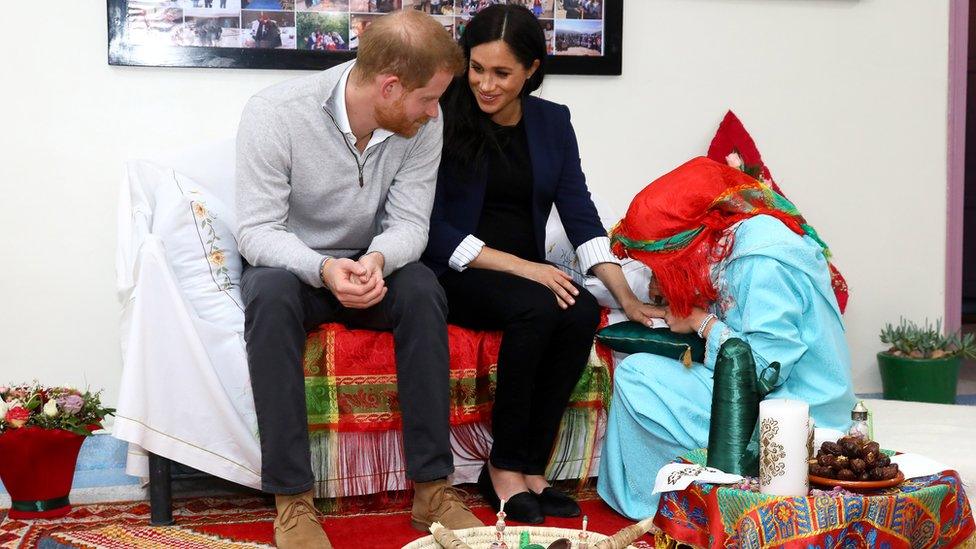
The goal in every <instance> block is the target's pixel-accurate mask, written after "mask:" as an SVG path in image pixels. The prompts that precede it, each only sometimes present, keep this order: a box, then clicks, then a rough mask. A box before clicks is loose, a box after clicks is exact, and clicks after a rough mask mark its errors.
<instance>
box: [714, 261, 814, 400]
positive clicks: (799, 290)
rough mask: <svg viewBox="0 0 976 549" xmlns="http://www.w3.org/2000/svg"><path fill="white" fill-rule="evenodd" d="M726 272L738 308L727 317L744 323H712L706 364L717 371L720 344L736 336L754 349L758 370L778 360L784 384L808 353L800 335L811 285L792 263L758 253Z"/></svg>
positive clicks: (737, 262) (780, 376)
mask: <svg viewBox="0 0 976 549" xmlns="http://www.w3.org/2000/svg"><path fill="white" fill-rule="evenodd" d="M725 276H726V277H727V281H728V292H729V293H730V294H731V297H732V300H733V302H734V304H733V305H732V307H733V308H734V309H735V310H734V311H732V312H730V314H729V315H728V317H729V318H730V319H733V318H734V319H737V320H739V319H741V322H740V323H739V324H741V325H739V326H730V325H728V324H726V323H725V322H723V321H721V320H720V321H716V322H715V323H714V324H713V325H712V329H711V331H710V332H709V334H708V341H707V342H706V347H705V366H706V367H708V368H709V369H712V370H714V369H715V360H716V358H718V351H719V349H720V348H721V347H722V344H723V343H725V341H726V340H728V339H729V338H733V337H736V338H739V339H742V340H743V341H746V342H747V343H749V345H750V346H751V347H752V354H753V356H754V357H755V359H756V367H757V368H758V369H759V370H760V371H762V369H763V368H765V367H766V365H768V364H769V363H771V362H779V363H780V375H779V384H781V383H783V382H784V381H785V380H786V379H788V378H789V376H790V373H791V372H792V370H793V366H794V365H795V364H796V363H797V361H799V360H800V358H801V357H802V356H803V354H804V353H806V351H807V345H806V344H805V343H804V342H803V339H802V338H801V336H800V329H801V322H800V319H801V318H802V315H803V311H804V309H805V308H806V306H807V304H806V300H807V297H806V295H807V294H806V293H805V292H804V288H805V287H806V286H808V285H809V284H808V283H807V282H806V279H805V278H804V277H803V276H802V275H800V274H798V273H796V272H795V271H794V270H793V269H791V268H790V267H788V266H786V265H784V264H783V263H781V262H779V261H777V260H775V259H772V258H770V257H766V256H760V255H753V256H746V257H742V258H739V259H736V260H735V261H733V262H732V263H730V264H729V266H728V269H727V270H726V272H725ZM805 285H806V286H805Z"/></svg>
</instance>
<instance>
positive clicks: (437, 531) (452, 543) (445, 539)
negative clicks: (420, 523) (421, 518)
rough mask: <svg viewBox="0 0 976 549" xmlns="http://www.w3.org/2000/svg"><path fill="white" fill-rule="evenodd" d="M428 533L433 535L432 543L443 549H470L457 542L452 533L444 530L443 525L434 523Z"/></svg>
mask: <svg viewBox="0 0 976 549" xmlns="http://www.w3.org/2000/svg"><path fill="white" fill-rule="evenodd" d="M430 533H431V534H433V535H434V541H436V542H437V543H439V544H440V545H441V547H444V548H445V549H471V546H470V545H468V544H467V543H464V542H463V541H461V540H459V539H458V537H457V536H455V535H454V531H453V530H450V529H448V528H445V527H444V525H443V524H441V523H439V522H435V523H434V524H431V525H430Z"/></svg>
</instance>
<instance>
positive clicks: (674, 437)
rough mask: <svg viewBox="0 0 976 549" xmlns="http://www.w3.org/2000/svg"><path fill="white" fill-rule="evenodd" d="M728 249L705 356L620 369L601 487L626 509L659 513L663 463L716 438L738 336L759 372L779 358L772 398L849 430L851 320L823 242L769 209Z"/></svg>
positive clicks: (652, 359) (645, 360)
mask: <svg viewBox="0 0 976 549" xmlns="http://www.w3.org/2000/svg"><path fill="white" fill-rule="evenodd" d="M733 231H734V232H733V236H732V238H733V247H732V252H731V254H730V255H729V257H728V258H726V259H725V260H723V261H722V262H721V263H719V264H717V265H716V266H715V268H714V269H713V273H712V274H713V280H714V281H715V284H716V286H715V287H716V289H717V290H718V294H719V297H718V300H717V301H716V303H715V304H714V305H713V306H712V312H713V313H715V314H716V315H717V316H718V318H719V320H718V321H716V322H715V323H714V324H713V326H712V329H711V332H710V333H709V335H708V341H707V342H706V351H705V363H704V364H697V363H695V364H693V365H692V367H691V368H685V367H684V366H683V365H682V364H681V363H680V362H678V361H677V360H673V359H669V358H665V357H661V356H657V355H650V354H644V353H640V354H634V355H631V356H629V357H627V358H626V359H625V360H623V361H622V362H621V363H620V364H619V365H618V366H617V368H616V370H615V371H614V380H613V385H614V395H613V402H612V404H611V406H610V416H609V422H608V425H607V433H606V439H605V441H604V444H603V451H602V453H601V457H600V476H599V480H598V491H599V493H600V496H601V497H602V498H603V499H604V500H605V501H606V502H607V503H608V504H609V505H610V506H611V507H613V508H614V509H616V510H617V511H619V512H620V513H622V514H624V515H626V516H628V517H630V518H633V519H643V518H646V517H649V516H652V515H654V514H655V513H656V512H657V504H658V500H659V495H657V494H652V493H651V492H652V490H653V487H654V479H655V477H656V475H657V472H658V470H659V469H660V468H661V467H662V466H664V465H666V464H667V463H669V462H670V461H672V460H674V459H675V458H676V457H678V456H681V455H683V454H685V453H687V452H688V451H690V450H693V449H696V448H706V447H707V446H708V428H709V421H710V416H711V404H712V374H713V373H714V369H715V359H716V357H717V355H718V350H719V348H720V347H721V346H722V344H723V343H724V342H725V341H726V340H727V339H729V338H730V337H737V338H740V339H742V340H744V341H746V342H748V343H749V344H750V346H751V347H752V351H753V355H754V356H755V359H756V367H757V369H758V370H759V372H757V374H759V373H760V372H761V371H762V369H763V368H764V367H765V366H766V365H767V364H769V363H770V362H779V363H780V365H781V370H780V375H779V381H778V382H777V385H776V388H775V389H774V390H773V391H772V392H771V393H770V394H769V395H768V396H767V397H766V398H790V399H796V400H803V401H806V402H808V403H809V404H810V414H811V415H812V416H813V418H814V420H815V421H816V424H817V426H818V427H827V428H831V429H838V430H846V428H847V427H848V425H849V423H850V421H849V420H850V413H851V408H853V407H854V403H855V399H854V393H853V391H852V389H851V373H850V355H849V353H848V349H847V342H846V341H845V339H844V324H843V320H842V319H841V314H840V310H839V309H838V307H837V299H836V298H835V297H834V293H833V290H832V289H831V284H830V274H829V270H828V266H827V260H826V258H825V257H824V253H823V249H822V248H821V247H820V245H819V244H817V243H816V242H815V241H814V240H813V239H811V238H810V237H808V236H800V235H797V234H796V233H794V232H792V231H791V230H789V229H788V228H787V227H786V226H785V225H783V224H782V223H781V222H780V221H779V220H777V219H776V218H773V217H771V216H766V215H758V216H755V217H752V218H750V219H747V220H745V221H743V222H741V223H740V224H739V225H738V226H737V227H735V228H734V230H733Z"/></svg>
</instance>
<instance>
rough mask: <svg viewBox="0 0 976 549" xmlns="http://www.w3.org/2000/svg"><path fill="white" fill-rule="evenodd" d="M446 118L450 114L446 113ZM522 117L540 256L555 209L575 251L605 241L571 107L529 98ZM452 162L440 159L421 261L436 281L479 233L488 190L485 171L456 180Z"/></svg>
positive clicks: (536, 240)
mask: <svg viewBox="0 0 976 549" xmlns="http://www.w3.org/2000/svg"><path fill="white" fill-rule="evenodd" d="M445 116H450V115H449V114H447V113H445ZM522 118H523V120H524V122H525V133H526V137H527V138H528V142H529V158H531V159H532V177H533V182H532V184H533V189H532V225H533V229H534V230H533V233H534V234H532V235H527V236H528V237H531V238H534V239H535V244H536V247H537V248H538V250H539V257H545V256H546V252H545V246H546V221H547V220H548V219H549V212H550V211H551V210H552V206H553V205H555V206H556V211H558V212H559V218H560V219H561V220H562V222H563V228H565V229H566V235H567V236H569V241H570V242H571V243H572V245H573V247H574V248H578V247H579V246H580V245H581V244H583V243H584V242H587V241H588V240H592V239H594V238H597V237H601V236H607V231H606V229H605V228H604V227H603V224H602V223H601V222H600V216H599V215H598V214H597V211H596V206H595V205H594V204H593V199H591V198H590V191H589V190H588V189H587V188H586V177H585V176H584V175H583V169H582V167H581V166H580V156H579V145H577V143H576V132H575V131H573V124H572V123H571V122H570V119H569V108H567V107H566V106H565V105H559V104H557V103H553V102H552V101H546V100H545V99H540V98H538V97H533V96H531V95H530V96H527V97H525V98H524V99H523V100H522ZM450 162H451V159H450V158H446V157H445V158H442V159H441V166H440V170H439V172H438V174H437V191H436V194H435V195H434V209H433V211H432V212H431V216H430V236H429V238H428V240H427V249H426V250H425V251H424V254H423V257H422V261H423V262H424V263H425V264H426V265H427V266H428V267H430V268H431V269H432V270H433V271H434V274H437V275H438V276H439V275H440V274H441V273H443V272H444V271H445V270H447V269H449V268H450V267H449V266H448V261H449V260H450V258H451V255H452V254H453V253H454V250H456V249H457V247H458V245H460V244H461V241H462V240H464V238H465V237H466V236H468V235H469V234H474V232H475V230H477V228H478V222H479V220H480V218H481V210H482V207H483V205H484V202H485V188H486V187H487V185H488V174H487V172H486V171H485V170H484V169H481V170H474V169H472V170H471V171H470V173H469V174H468V175H467V177H459V176H458V172H459V171H460V170H458V169H457V168H455V169H449V168H448V166H449V163H450Z"/></svg>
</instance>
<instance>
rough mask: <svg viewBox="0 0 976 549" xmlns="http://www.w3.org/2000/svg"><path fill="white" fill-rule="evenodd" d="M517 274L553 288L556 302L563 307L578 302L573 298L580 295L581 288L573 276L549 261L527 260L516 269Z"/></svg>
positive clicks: (565, 307) (566, 307)
mask: <svg viewBox="0 0 976 549" xmlns="http://www.w3.org/2000/svg"><path fill="white" fill-rule="evenodd" d="M515 274H517V275H518V276H521V277H522V278H528V279H529V280H533V281H535V282H538V283H539V284H542V285H543V286H545V287H547V288H549V289H550V290H552V293H554V294H556V303H558V304H559V306H560V307H561V308H563V309H568V308H569V306H570V305H572V304H574V303H576V300H575V299H573V298H574V297H576V296H577V295H579V290H578V289H576V286H574V285H573V277H571V276H569V275H568V274H566V273H564V272H563V271H560V270H559V269H558V268H556V267H553V266H552V265H549V264H548V263H533V262H531V261H526V262H525V263H524V264H522V265H520V266H519V267H518V268H517V269H516V270H515Z"/></svg>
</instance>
